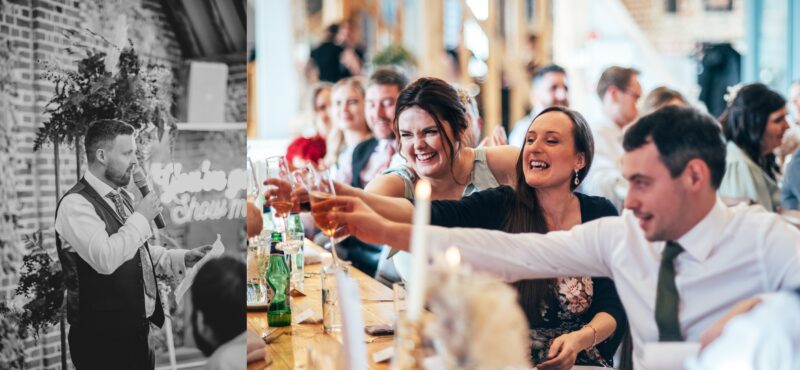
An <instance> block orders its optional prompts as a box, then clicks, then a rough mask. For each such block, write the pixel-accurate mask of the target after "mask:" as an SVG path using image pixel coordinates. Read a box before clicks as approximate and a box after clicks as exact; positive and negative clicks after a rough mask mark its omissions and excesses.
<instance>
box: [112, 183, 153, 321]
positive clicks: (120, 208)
mask: <svg viewBox="0 0 800 370" xmlns="http://www.w3.org/2000/svg"><path fill="white" fill-rule="evenodd" d="M106 197H107V198H109V199H111V201H112V202H114V206H116V208H117V213H119V216H120V217H121V218H122V222H125V220H127V219H128V209H127V207H125V203H123V202H122V196H121V195H120V194H119V193H115V192H113V191H112V192H110V193H108V194H107V195H106ZM139 259H140V260H141V262H142V277H143V278H144V293H145V294H146V295H147V296H148V297H150V298H151V299H153V300H155V299H156V292H157V290H156V277H155V275H154V274H153V264H152V263H151V262H150V257H149V256H148V254H147V250H146V249H145V247H144V245H142V246H141V247H139ZM148 314H149V313H148Z"/></svg>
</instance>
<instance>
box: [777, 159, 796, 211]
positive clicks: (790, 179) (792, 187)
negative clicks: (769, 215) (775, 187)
mask: <svg viewBox="0 0 800 370" xmlns="http://www.w3.org/2000/svg"><path fill="white" fill-rule="evenodd" d="M781 205H782V206H783V208H784V209H794V210H800V150H798V151H797V152H795V153H794V156H793V159H792V161H791V162H789V167H788V168H786V176H784V177H783V188H781Z"/></svg>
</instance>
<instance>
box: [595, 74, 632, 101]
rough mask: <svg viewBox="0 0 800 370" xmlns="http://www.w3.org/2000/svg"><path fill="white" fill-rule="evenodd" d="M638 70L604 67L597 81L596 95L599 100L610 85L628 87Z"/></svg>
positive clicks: (619, 87) (623, 88)
mask: <svg viewBox="0 0 800 370" xmlns="http://www.w3.org/2000/svg"><path fill="white" fill-rule="evenodd" d="M638 74H639V71H638V70H636V69H634V68H626V67H618V66H612V67H608V68H606V70H605V71H603V74H602V75H600V81H598V82H597V96H599V97H600V100H602V99H603V97H604V96H605V95H606V92H607V91H608V88H610V87H611V86H614V87H616V88H617V89H620V90H625V89H626V88H628V84H629V83H630V82H631V79H632V78H633V77H634V76H636V75H638Z"/></svg>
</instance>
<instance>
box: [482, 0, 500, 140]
mask: <svg viewBox="0 0 800 370" xmlns="http://www.w3.org/2000/svg"><path fill="white" fill-rule="evenodd" d="M498 6H499V3H498V2H495V1H490V2H489V17H488V18H487V19H486V23H485V26H486V27H485V28H484V30H485V31H487V35H488V36H489V59H488V61H487V64H488V66H489V71H488V72H487V74H486V82H485V83H484V87H483V94H485V95H484V103H485V105H484V108H485V109H484V115H483V117H484V118H483V120H484V131H485V132H492V131H493V130H494V128H495V127H497V126H498V125H502V119H503V112H502V109H503V106H502V94H501V89H502V86H503V84H502V80H501V79H502V73H501V72H502V63H503V61H502V58H503V54H502V50H501V49H502V48H503V47H502V40H500V39H499V36H498V34H497V26H498V20H499V14H498V13H499V11H498ZM482 27H483V26H482Z"/></svg>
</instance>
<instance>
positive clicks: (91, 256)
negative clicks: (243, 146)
mask: <svg viewBox="0 0 800 370" xmlns="http://www.w3.org/2000/svg"><path fill="white" fill-rule="evenodd" d="M83 177H84V178H85V179H86V182H87V183H89V185H90V186H91V187H92V188H94V190H95V191H96V192H97V193H98V194H99V195H100V196H101V197H103V200H105V201H106V203H108V205H109V206H110V207H111V209H112V210H114V211H115V212H116V210H117V209H116V207H115V205H114V202H113V201H112V200H111V199H109V198H108V197H106V195H107V194H108V193H110V192H117V190H114V189H113V188H111V186H109V185H108V184H106V183H104V182H103V181H101V180H100V179H98V178H97V176H95V175H94V174H92V172H91V171H88V170H87V171H86V172H85V173H84V174H83ZM119 192H126V193H127V194H128V195H129V196H130V193H128V192H127V191H126V190H125V189H122V188H120V189H119ZM129 199H133V197H132V196H130V197H129ZM55 228H56V232H57V233H58V234H59V235H60V236H61V243H62V249H64V250H65V251H75V252H76V253H77V254H78V256H80V257H81V259H83V260H84V261H86V263H88V264H89V266H91V267H92V268H93V269H94V270H95V271H97V272H98V273H100V274H103V275H110V274H112V273H114V271H116V270H117V268H119V267H120V266H122V264H123V263H125V262H126V261H129V260H130V259H131V258H134V257H136V258H138V256H137V253H138V251H139V247H141V246H142V244H144V243H145V242H146V241H147V239H149V238H150V237H151V236H152V235H153V233H152V230H151V229H150V222H149V221H148V220H147V219H145V217H144V216H143V215H142V214H141V213H139V212H132V213H131V214H130V215H129V216H128V219H127V220H126V221H125V224H124V225H122V227H120V228H119V230H117V233H115V234H113V235H108V233H107V232H106V224H105V222H103V220H102V219H101V218H100V216H98V215H97V212H95V210H94V206H93V205H92V204H91V203H89V201H88V200H86V198H84V197H83V196H82V195H80V194H69V195H67V196H65V197H64V199H62V200H61V205H60V206H59V208H58V214H56V224H55ZM149 248H150V256H151V258H152V259H153V262H154V265H153V269H154V270H155V272H156V274H166V275H175V276H178V277H179V278H183V277H184V276H185V274H186V262H185V259H184V258H185V255H186V252H187V251H186V250H175V249H173V250H167V249H166V248H164V247H162V246H159V245H150V246H149ZM142 294H143V295H144V296H145V313H146V314H147V316H148V317H149V316H150V315H152V314H153V312H154V309H155V300H154V299H151V298H149V297H147V295H146V294H144V288H143V289H142Z"/></svg>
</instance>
